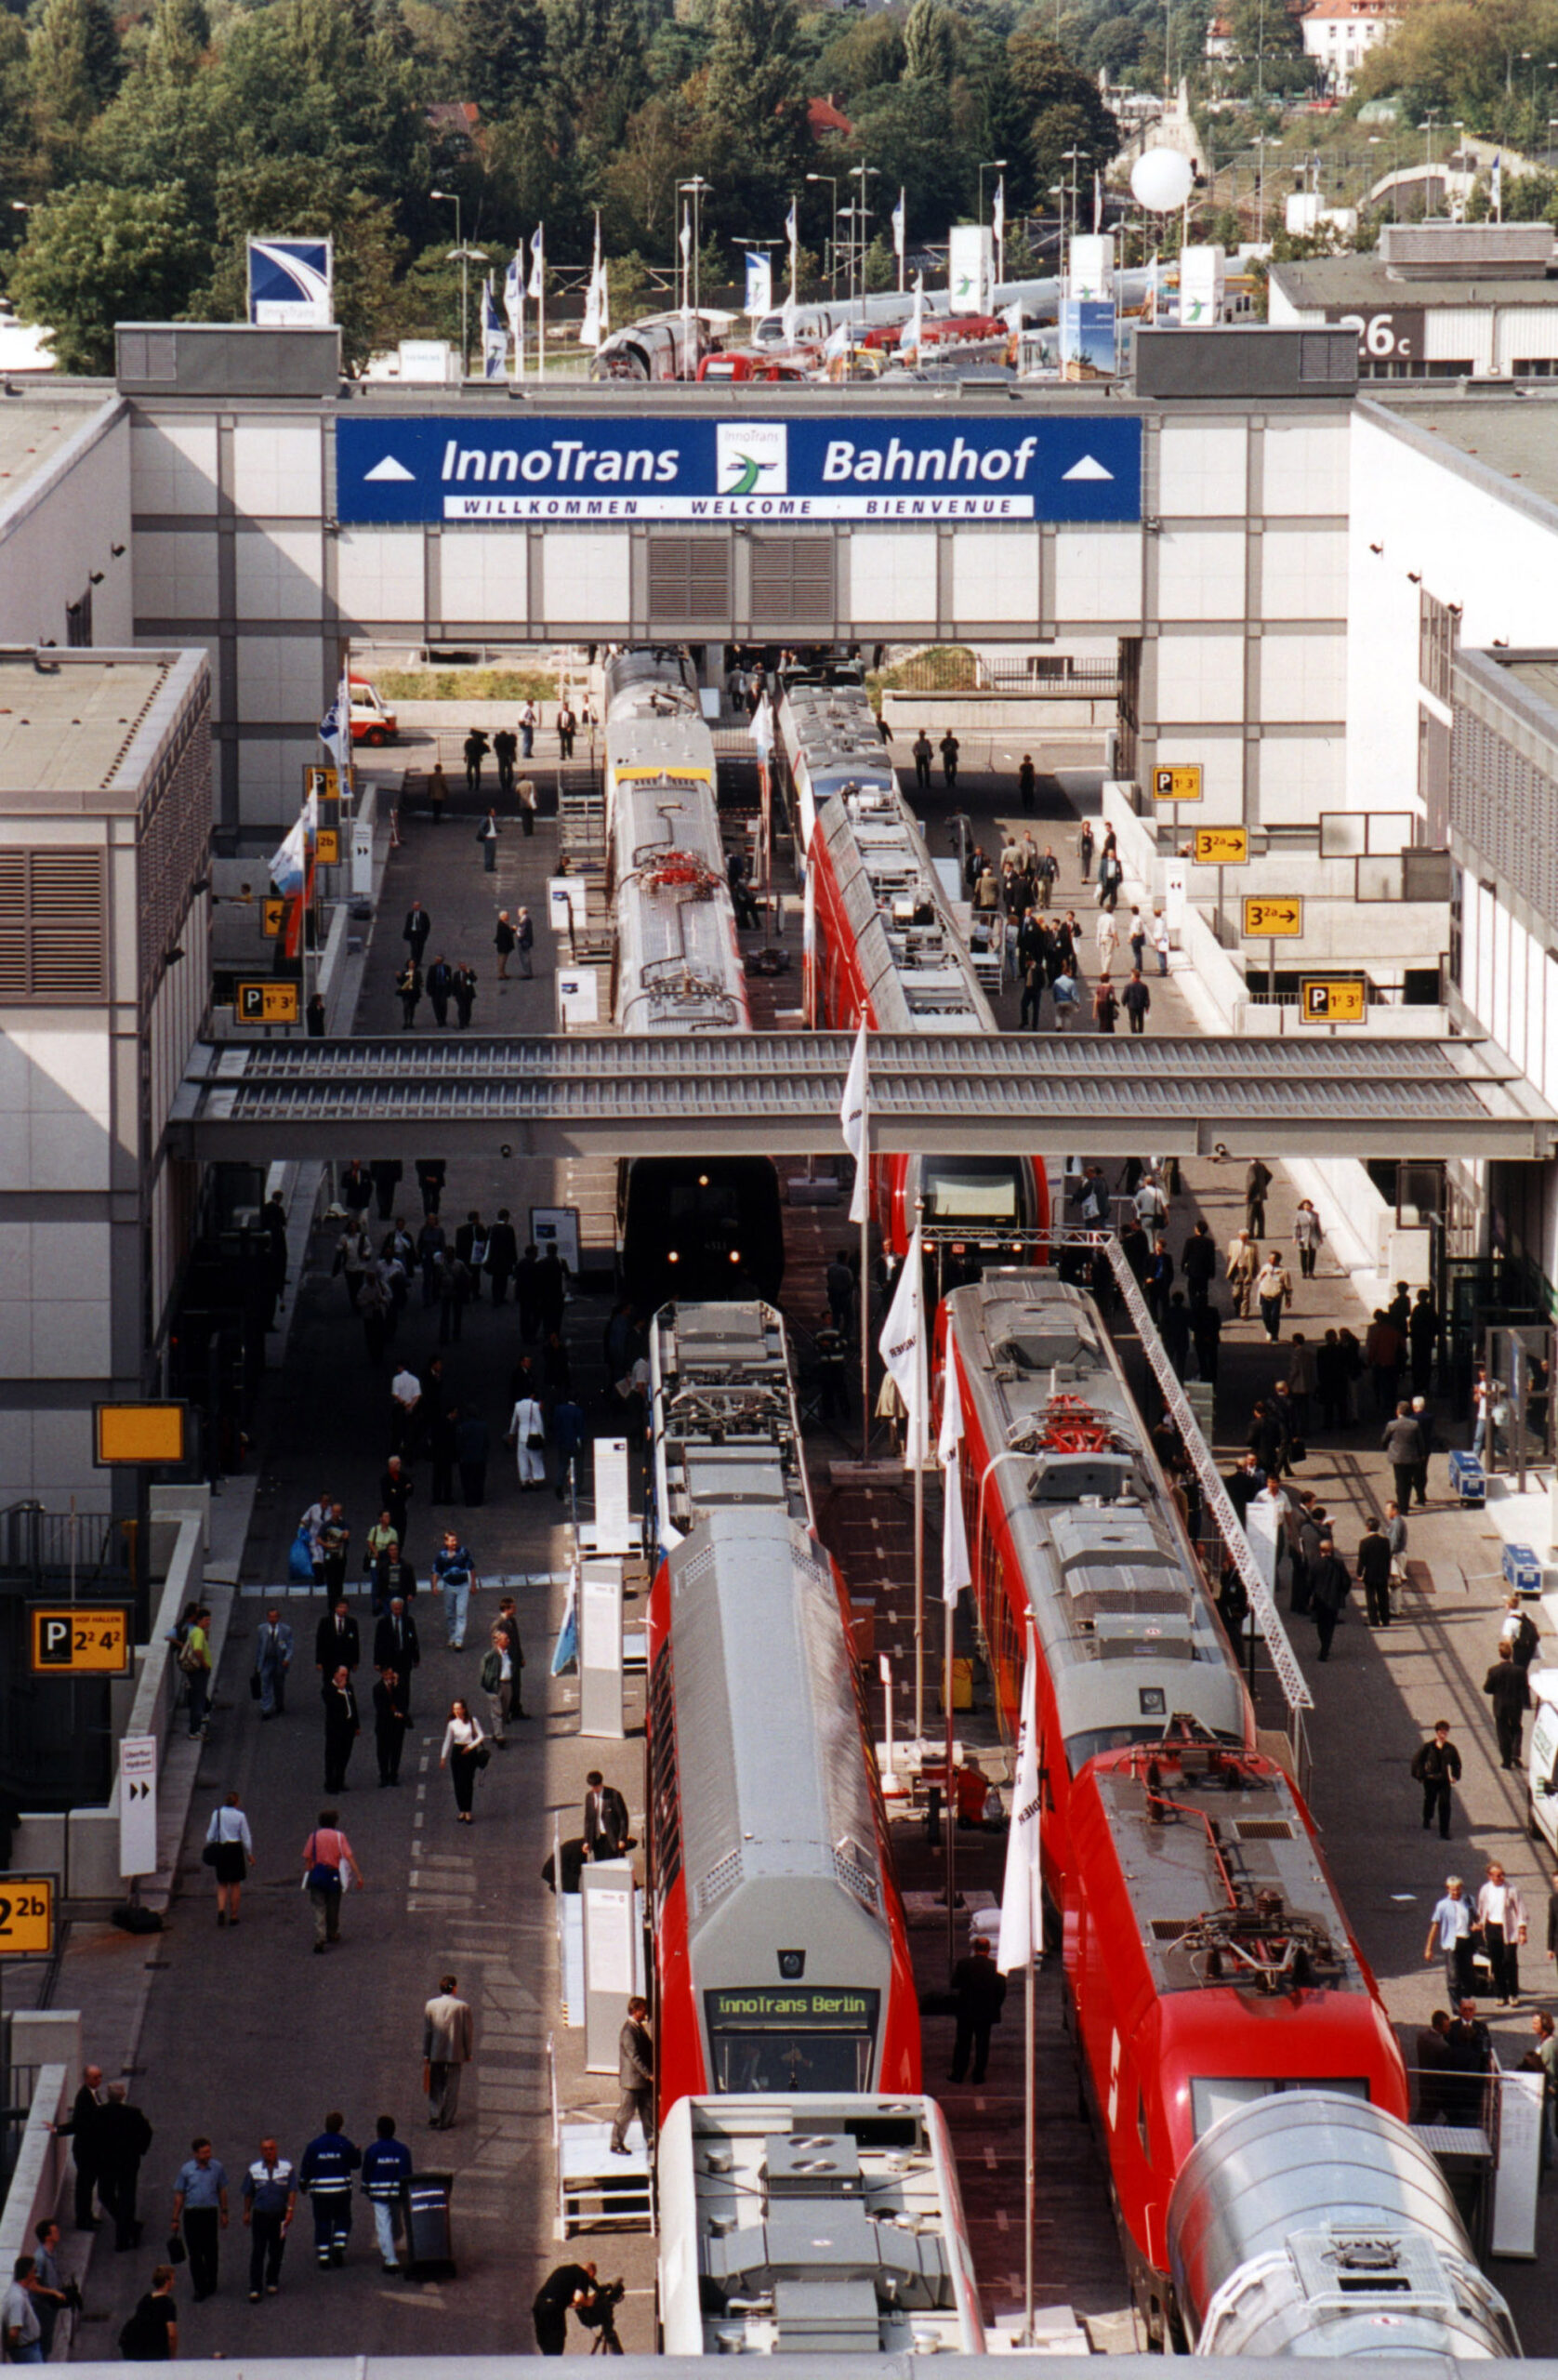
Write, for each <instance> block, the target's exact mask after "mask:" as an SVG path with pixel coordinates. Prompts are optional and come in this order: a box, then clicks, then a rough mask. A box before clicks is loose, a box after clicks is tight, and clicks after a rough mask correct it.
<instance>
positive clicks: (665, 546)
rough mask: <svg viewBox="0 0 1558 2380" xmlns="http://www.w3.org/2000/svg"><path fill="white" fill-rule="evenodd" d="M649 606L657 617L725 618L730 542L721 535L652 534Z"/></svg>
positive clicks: (729, 589) (673, 618)
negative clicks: (667, 535) (714, 536)
mask: <svg viewBox="0 0 1558 2380" xmlns="http://www.w3.org/2000/svg"><path fill="white" fill-rule="evenodd" d="M649 608H650V610H651V612H652V613H653V614H654V616H655V618H656V619H667V620H709V619H715V618H720V619H728V618H729V616H730V612H731V549H730V546H729V544H728V543H727V542H726V541H725V540H724V539H722V538H712V537H664V536H652V537H651V538H650V541H649Z"/></svg>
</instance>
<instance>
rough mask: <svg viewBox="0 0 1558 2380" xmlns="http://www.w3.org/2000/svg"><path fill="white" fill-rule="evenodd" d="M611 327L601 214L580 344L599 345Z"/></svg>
mask: <svg viewBox="0 0 1558 2380" xmlns="http://www.w3.org/2000/svg"><path fill="white" fill-rule="evenodd" d="M610 328H611V316H610V311H609V299H608V298H607V293H606V268H605V266H604V264H603V263H602V262H601V215H600V210H599V209H597V210H596V216H595V262H594V264H593V265H592V267H591V268H590V275H589V282H588V287H587V288H586V290H585V310H584V320H583V322H582V323H581V324H579V345H580V346H581V347H599V346H600V344H601V340H602V338H604V337H605V335H606V333H607V331H609V330H610Z"/></svg>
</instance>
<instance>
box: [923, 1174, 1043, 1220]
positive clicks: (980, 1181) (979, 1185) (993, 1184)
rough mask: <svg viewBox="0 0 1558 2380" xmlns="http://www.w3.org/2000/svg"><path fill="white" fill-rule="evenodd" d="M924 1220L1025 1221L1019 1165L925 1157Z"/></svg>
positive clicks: (1024, 1201) (1029, 1217)
mask: <svg viewBox="0 0 1558 2380" xmlns="http://www.w3.org/2000/svg"><path fill="white" fill-rule="evenodd" d="M922 1183H923V1188H924V1195H925V1220H926V1222H927V1223H969V1224H979V1223H1016V1224H1021V1223H1032V1222H1033V1221H1034V1220H1035V1218H1034V1217H1033V1216H1032V1215H1031V1214H1030V1212H1029V1211H1028V1205H1029V1202H1028V1201H1027V1200H1026V1199H1025V1198H1024V1197H1023V1176H1022V1170H1021V1168H1020V1167H1018V1166H1016V1165H1013V1164H1012V1163H1011V1162H1010V1159H1008V1158H1006V1157H927V1158H926V1159H925V1160H924V1172H923V1175H922Z"/></svg>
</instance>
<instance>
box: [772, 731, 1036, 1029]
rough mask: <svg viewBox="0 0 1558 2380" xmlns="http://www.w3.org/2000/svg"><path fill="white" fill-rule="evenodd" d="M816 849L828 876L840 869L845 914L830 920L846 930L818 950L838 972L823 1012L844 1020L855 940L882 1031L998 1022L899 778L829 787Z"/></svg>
mask: <svg viewBox="0 0 1558 2380" xmlns="http://www.w3.org/2000/svg"><path fill="white" fill-rule="evenodd" d="M890 774H891V772H890ZM819 846H820V847H819ZM808 849H809V852H810V855H811V859H812V865H813V866H821V867H822V868H823V871H824V882H825V880H826V879H827V877H828V876H831V878H832V882H833V891H834V899H835V905H836V913H837V917H836V920H835V919H829V926H830V929H833V928H834V927H835V924H837V927H838V928H841V929H842V931H841V932H835V933H834V934H833V935H832V937H831V938H830V942H829V947H828V949H827V951H826V952H825V953H823V952H822V951H819V953H818V958H819V962H823V963H825V970H826V971H827V972H828V973H829V974H830V975H831V973H832V972H833V971H835V970H836V971H837V974H838V984H837V985H835V984H834V983H833V982H832V981H831V980H828V981H825V982H824V983H823V984H822V985H819V987H818V1012H819V1014H820V1015H822V1016H825V1018H826V1019H827V1021H828V1022H829V1024H832V1025H836V1026H841V1025H842V1011H843V1009H844V1008H845V1007H846V1006H847V1005H850V1003H849V1002H848V998H847V994H846V992H845V986H846V985H847V983H848V977H849V972H850V967H851V958H850V948H849V945H852V948H853V954H854V955H853V966H854V970H855V975H856V982H855V985H854V986H853V989H854V990H855V991H856V993H857V995H858V998H859V999H864V1000H865V1001H868V1002H869V1005H870V1010H871V1015H872V1020H873V1023H874V1024H875V1026H876V1029H877V1031H878V1033H994V1032H995V1031H996V1030H997V1025H996V1017H995V1012H994V1010H993V1009H992V1008H991V1006H990V1003H989V1001H988V1000H987V999H986V998H985V996H984V991H983V989H982V988H981V985H980V981H979V977H978V976H977V975H976V973H975V972H974V966H973V961H972V959H970V956H969V952H968V946H967V945H966V944H965V943H964V941H963V938H962V935H961V934H960V933H959V932H958V931H957V924H956V923H955V921H954V919H953V916H952V912H951V909H950V908H949V907H948V906H947V902H946V897H945V895H944V893H943V891H942V887H941V882H940V879H938V877H937V875H936V871H935V867H934V866H933V864H932V862H931V853H930V851H929V849H928V848H927V845H926V843H925V840H924V838H923V836H922V835H921V834H920V832H919V829H918V826H916V825H915V822H914V819H913V817H912V816H911V815H910V813H909V809H908V805H907V803H906V802H905V801H904V797H903V795H902V794H901V793H900V792H899V790H898V787H897V784H896V782H894V783H892V784H891V786H879V785H877V786H860V787H852V788H851V790H850V791H849V792H847V793H843V794H834V795H830V796H829V798H828V800H826V801H825V803H824V804H823V806H822V808H821V810H820V811H819V812H818V813H817V825H816V840H814V841H813V843H812V844H811V845H809V846H808ZM820 923H821V909H820V907H819V924H820ZM835 942H837V944H838V945H843V946H838V947H835ZM841 996H842V997H841Z"/></svg>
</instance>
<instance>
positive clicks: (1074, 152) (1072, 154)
mask: <svg viewBox="0 0 1558 2380" xmlns="http://www.w3.org/2000/svg"><path fill="white" fill-rule="evenodd" d="M1085 153H1086V152H1084V151H1083V150H1080V149H1063V150H1062V151H1061V155H1062V156H1063V157H1069V158H1070V160H1071V246H1072V247H1073V248H1074V247H1075V246H1076V160H1077V159H1078V157H1080V156H1083V155H1084V154H1085ZM1070 254H1071V251H1070V249H1068V250H1067V251H1066V255H1065V257H1064V258H1063V259H1062V270H1063V271H1065V270H1067V269H1068V268H1069V264H1070Z"/></svg>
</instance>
